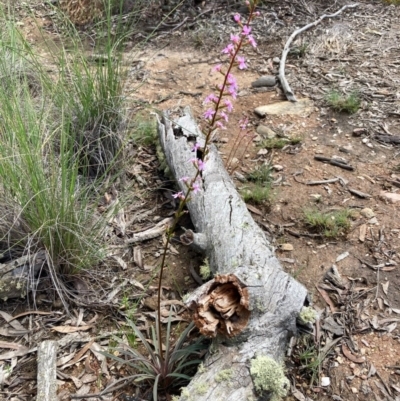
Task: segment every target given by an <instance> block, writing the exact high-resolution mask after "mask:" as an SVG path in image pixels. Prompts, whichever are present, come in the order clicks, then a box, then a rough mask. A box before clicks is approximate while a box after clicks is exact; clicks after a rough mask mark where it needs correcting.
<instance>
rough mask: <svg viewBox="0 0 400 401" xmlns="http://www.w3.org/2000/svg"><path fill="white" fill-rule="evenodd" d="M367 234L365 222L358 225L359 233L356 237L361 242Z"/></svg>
mask: <svg viewBox="0 0 400 401" xmlns="http://www.w3.org/2000/svg"><path fill="white" fill-rule="evenodd" d="M366 234H367V225H366V224H362V225H361V226H360V235H359V237H358V239H359V240H360V241H361V242H364V241H365V235H366Z"/></svg>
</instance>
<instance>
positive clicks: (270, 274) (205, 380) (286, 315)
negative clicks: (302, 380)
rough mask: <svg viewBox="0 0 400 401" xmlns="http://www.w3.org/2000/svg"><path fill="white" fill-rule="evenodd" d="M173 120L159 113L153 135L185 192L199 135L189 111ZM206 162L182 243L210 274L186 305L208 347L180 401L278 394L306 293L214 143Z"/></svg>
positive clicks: (237, 399) (283, 388)
mask: <svg viewBox="0 0 400 401" xmlns="http://www.w3.org/2000/svg"><path fill="white" fill-rule="evenodd" d="M173 118H174V116H172V115H167V114H163V116H162V118H161V121H159V122H158V133H159V138H160V141H161V146H162V148H163V151H164V154H165V157H166V161H167V163H168V166H169V168H170V170H171V173H172V174H173V176H174V177H175V179H176V181H177V182H178V185H179V187H180V190H182V191H185V190H186V187H185V184H184V182H182V181H179V179H180V178H181V177H194V176H195V169H194V167H193V165H192V163H190V162H188V160H190V159H191V158H192V157H193V153H192V151H191V150H192V148H193V145H194V144H195V142H198V143H200V145H204V136H203V134H202V133H201V131H200V129H199V128H198V126H197V124H196V121H195V119H194V118H193V116H192V115H191V112H190V109H189V108H185V109H184V111H183V114H181V115H180V116H178V118H177V119H175V118H174V121H172V119H173ZM198 152H199V151H198ZM197 156H198V157H200V156H201V154H200V155H199V154H198V155H197ZM205 162H206V168H205V170H204V171H203V172H202V176H201V178H202V182H201V184H202V190H201V191H200V192H199V193H197V194H192V195H191V200H190V201H189V202H188V204H187V206H188V209H189V212H190V217H191V220H192V222H193V225H194V227H195V232H193V231H191V230H186V232H185V234H183V235H182V236H181V240H182V242H183V243H185V244H187V245H192V246H194V248H195V249H197V250H198V251H201V252H202V253H203V254H204V256H206V257H207V258H208V260H209V264H210V269H211V271H212V273H213V274H214V278H213V279H212V280H211V281H209V282H207V283H205V284H204V285H202V286H200V287H199V288H197V289H196V291H194V293H193V294H191V295H190V297H189V299H188V300H187V302H186V304H187V305H188V306H189V308H190V309H191V310H192V311H193V319H194V322H195V323H196V326H197V327H198V328H199V330H200V332H202V333H203V334H205V335H207V336H209V337H214V338H215V341H214V344H213V347H212V348H213V349H212V351H211V350H210V352H209V355H208V357H207V358H206V360H205V362H204V367H203V368H201V369H199V371H198V373H197V374H196V376H195V377H194V378H193V379H192V381H191V383H190V384H189V386H188V387H187V388H185V389H184V390H183V391H182V394H181V396H180V400H181V401H183V400H189V399H195V400H196V401H206V400H209V401H211V400H212V401H215V400H222V399H224V400H230V401H231V400H233V401H243V400H250V399H255V398H256V397H257V398H258V399H261V398H263V397H265V396H268V394H269V395H270V396H272V395H275V396H276V395H278V396H279V395H282V394H284V393H285V392H286V387H287V386H288V381H287V379H286V378H285V377H284V375H283V370H282V369H280V367H281V363H282V360H283V357H284V355H285V350H286V348H287V344H288V341H289V339H290V337H291V336H293V335H295V333H296V318H297V317H298V315H299V312H300V310H301V309H302V307H303V306H304V303H305V299H306V295H307V291H306V289H305V288H304V287H303V286H302V285H301V284H299V283H298V282H297V281H296V280H294V279H293V278H292V277H291V276H289V275H288V274H287V273H285V272H284V271H283V270H282V267H281V265H280V263H279V261H278V259H277V258H276V256H275V255H274V250H273V248H272V246H271V245H270V243H269V242H268V240H267V238H266V236H265V235H264V232H263V231H262V230H261V228H260V227H259V226H258V225H257V224H256V223H255V221H254V220H253V218H252V217H251V214H250V213H249V211H248V210H247V207H246V204H245V203H244V202H243V200H242V198H241V197H240V195H239V194H238V193H237V191H236V189H235V186H234V183H233V181H232V180H231V178H230V177H229V175H228V173H227V172H226V170H225V168H224V166H223V163H222V160H221V158H220V156H219V154H218V151H217V149H216V147H215V146H214V145H212V146H211V147H210V151H209V153H208V155H207V158H206V160H205ZM268 363H269V366H270V367H271V368H270V369H269V368H268V366H267V365H268ZM264 365H265V366H267V371H264V370H263V369H264V368H263V367H264ZM260 369H261V370H260ZM268 369H269V370H268ZM278 371H281V372H282V374H281V376H279V377H278V378H279V380H278V382H279V383H278V387H276V386H275V387H274V386H273V385H271V383H269V382H268V380H269V381H275V382H276V381H277V380H276V379H277V377H275V376H274V374H275V373H276V372H278ZM268 372H269V373H268ZM271 372H272V373H271ZM271 374H272V376H273V377H271ZM263 381H264V382H265V381H267V383H266V384H265V383H264V382H263ZM263 383H264V384H265V385H263ZM273 393H274V394H273ZM263 399H266V398H263Z"/></svg>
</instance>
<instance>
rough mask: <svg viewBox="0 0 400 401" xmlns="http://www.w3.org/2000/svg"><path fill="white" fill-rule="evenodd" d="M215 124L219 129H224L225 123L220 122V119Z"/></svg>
mask: <svg viewBox="0 0 400 401" xmlns="http://www.w3.org/2000/svg"><path fill="white" fill-rule="evenodd" d="M215 125H216V126H217V127H218V128H220V129H226V127H225V125H224V124H223V123H222V121H217V122H216V123H215Z"/></svg>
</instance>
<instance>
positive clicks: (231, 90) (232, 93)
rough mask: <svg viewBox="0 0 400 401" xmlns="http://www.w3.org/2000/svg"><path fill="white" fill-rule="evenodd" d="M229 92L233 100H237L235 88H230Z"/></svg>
mask: <svg viewBox="0 0 400 401" xmlns="http://www.w3.org/2000/svg"><path fill="white" fill-rule="evenodd" d="M228 92H229V95H230V96H232V98H233V99H236V98H237V91H236V89H235V88H232V87H229V89H228Z"/></svg>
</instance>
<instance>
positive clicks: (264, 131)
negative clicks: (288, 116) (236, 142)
mask: <svg viewBox="0 0 400 401" xmlns="http://www.w3.org/2000/svg"><path fill="white" fill-rule="evenodd" d="M256 131H257V134H259V135H261V136H262V137H264V138H268V139H272V138H275V137H276V133H275V132H274V131H272V129H271V128H269V127H267V126H266V125H262V124H260V125H259V126H258V127H257V129H256Z"/></svg>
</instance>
